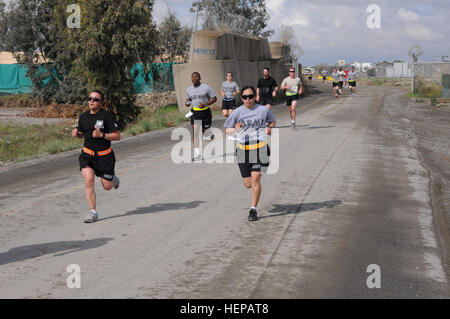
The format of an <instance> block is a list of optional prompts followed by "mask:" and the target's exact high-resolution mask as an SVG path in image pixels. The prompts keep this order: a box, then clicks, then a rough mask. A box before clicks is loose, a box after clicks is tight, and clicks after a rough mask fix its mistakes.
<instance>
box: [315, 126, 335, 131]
mask: <svg viewBox="0 0 450 319" xmlns="http://www.w3.org/2000/svg"><path fill="white" fill-rule="evenodd" d="M333 127H336V126H334V125H330V126H310V127H308V129H310V130H315V129H318V128H333Z"/></svg>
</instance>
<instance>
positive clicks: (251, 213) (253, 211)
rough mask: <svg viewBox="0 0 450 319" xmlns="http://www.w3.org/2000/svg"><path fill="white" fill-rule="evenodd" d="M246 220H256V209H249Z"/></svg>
mask: <svg viewBox="0 0 450 319" xmlns="http://www.w3.org/2000/svg"><path fill="white" fill-rule="evenodd" d="M248 220H249V221H251V222H254V221H256V220H258V213H257V211H256V209H250V211H249V213H248Z"/></svg>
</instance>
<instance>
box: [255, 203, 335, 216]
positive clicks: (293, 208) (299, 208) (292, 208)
mask: <svg viewBox="0 0 450 319" xmlns="http://www.w3.org/2000/svg"><path fill="white" fill-rule="evenodd" d="M340 204H342V201H341V200H330V201H326V202H315V203H306V204H300V205H299V204H292V205H278V204H275V205H274V206H273V208H272V209H271V210H269V213H270V215H267V216H261V217H260V218H261V219H262V218H268V217H276V216H283V215H288V214H299V213H303V212H310V211H313V210H318V209H321V208H333V207H335V206H337V205H340Z"/></svg>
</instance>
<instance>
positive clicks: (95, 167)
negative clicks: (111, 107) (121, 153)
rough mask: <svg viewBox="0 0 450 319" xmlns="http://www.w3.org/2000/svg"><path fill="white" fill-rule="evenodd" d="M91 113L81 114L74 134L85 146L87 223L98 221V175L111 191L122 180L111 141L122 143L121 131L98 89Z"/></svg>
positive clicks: (92, 98) (91, 96) (93, 94)
mask: <svg viewBox="0 0 450 319" xmlns="http://www.w3.org/2000/svg"><path fill="white" fill-rule="evenodd" d="M87 100H88V104H89V111H87V112H85V113H83V114H81V116H80V118H79V120H78V125H77V127H76V128H75V129H74V130H73V131H72V136H73V137H78V138H81V137H84V147H83V150H82V151H81V154H80V156H79V162H80V170H81V173H82V175H83V178H84V182H85V185H86V199H87V202H88V205H89V208H90V212H89V215H88V216H87V218H86V219H85V221H84V222H85V223H93V222H95V221H96V220H97V219H98V213H97V209H96V195H95V190H94V181H95V176H98V177H100V178H101V181H102V185H103V188H104V189H105V190H107V191H109V190H111V189H112V188H113V187H114V188H118V187H119V178H117V176H116V175H115V174H114V166H115V163H116V158H115V156H114V152H113V150H112V149H111V141H118V140H120V131H119V129H118V127H117V124H116V123H115V121H114V118H113V115H112V114H111V113H109V112H107V111H105V110H104V109H102V108H101V107H102V106H103V104H104V97H103V93H102V92H100V91H97V90H94V91H92V92H91V94H89V97H88V99H87Z"/></svg>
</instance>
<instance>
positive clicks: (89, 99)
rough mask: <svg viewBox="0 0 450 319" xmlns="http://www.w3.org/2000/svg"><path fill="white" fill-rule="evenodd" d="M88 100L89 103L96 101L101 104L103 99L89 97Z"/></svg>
mask: <svg viewBox="0 0 450 319" xmlns="http://www.w3.org/2000/svg"><path fill="white" fill-rule="evenodd" d="M87 100H88V102H89V101H94V102H100V101H101V99H98V98H96V97H88V98H87Z"/></svg>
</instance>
